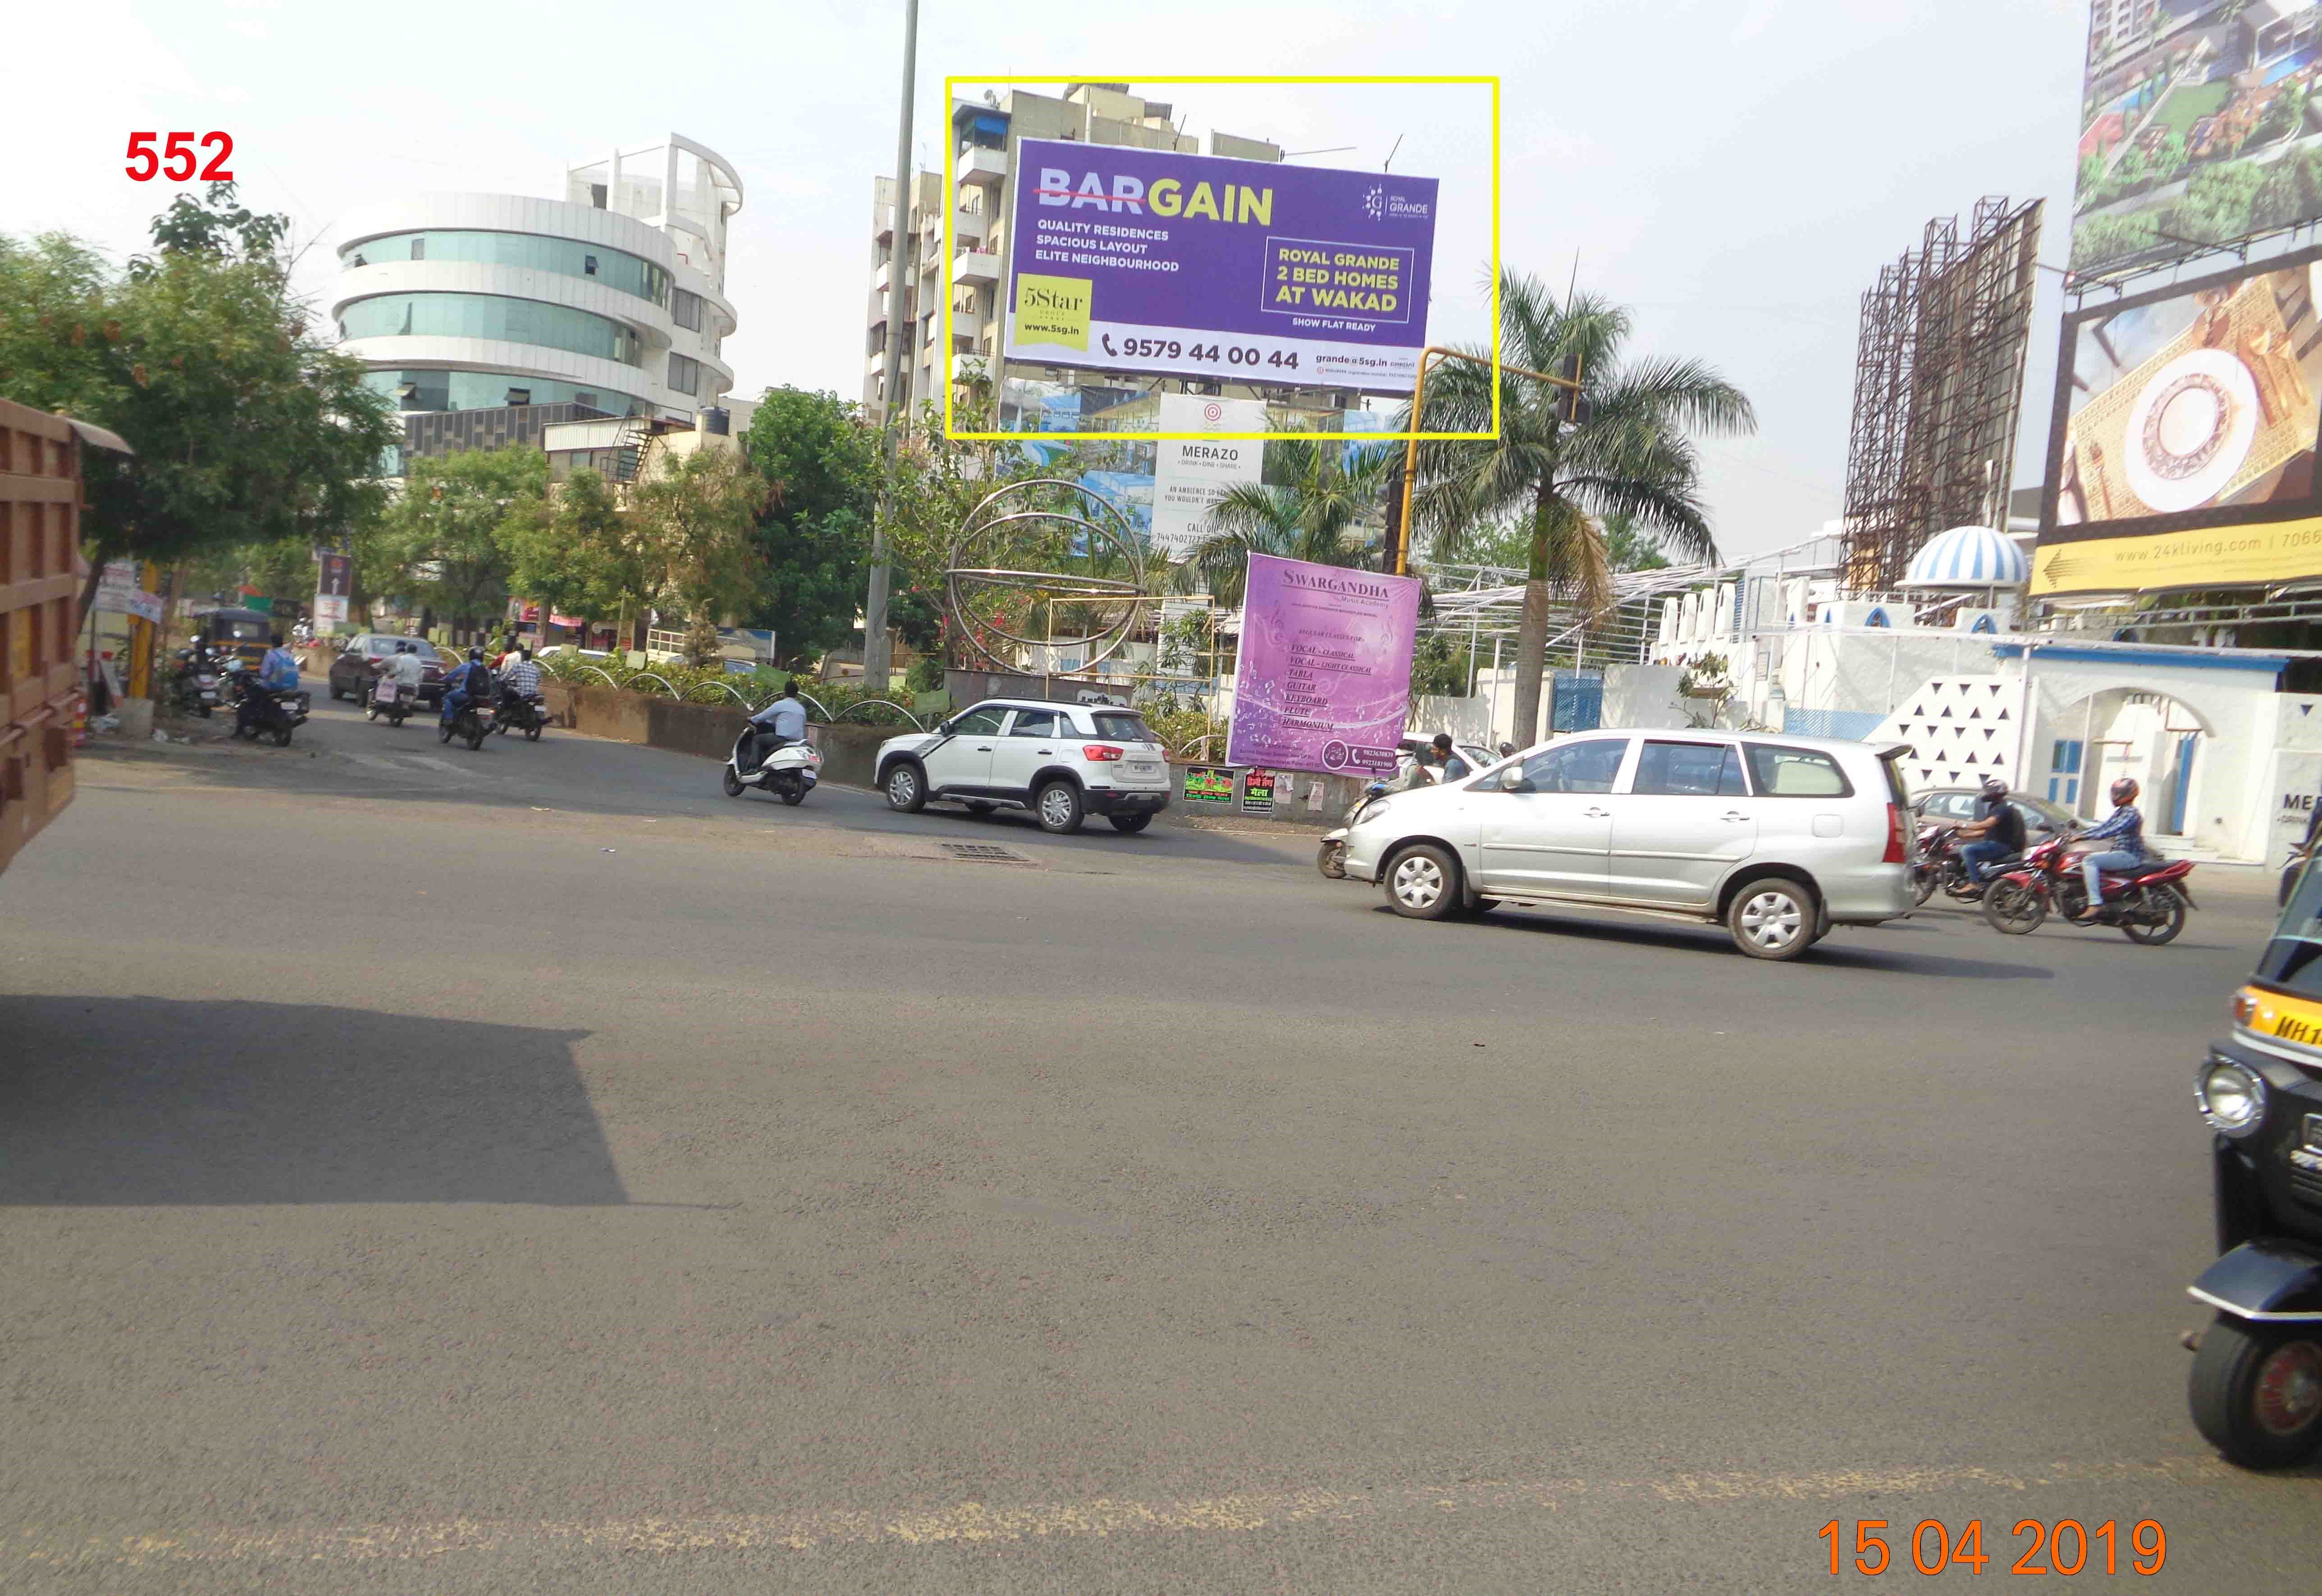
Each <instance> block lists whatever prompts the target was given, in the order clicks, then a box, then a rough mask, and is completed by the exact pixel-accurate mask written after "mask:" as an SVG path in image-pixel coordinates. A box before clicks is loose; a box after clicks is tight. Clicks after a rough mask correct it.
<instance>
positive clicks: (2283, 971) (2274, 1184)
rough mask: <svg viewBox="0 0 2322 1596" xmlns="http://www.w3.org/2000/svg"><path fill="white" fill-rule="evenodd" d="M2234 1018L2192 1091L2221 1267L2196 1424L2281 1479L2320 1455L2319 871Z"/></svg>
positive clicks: (2305, 879) (2199, 1363) (2223, 1447)
mask: <svg viewBox="0 0 2322 1596" xmlns="http://www.w3.org/2000/svg"><path fill="white" fill-rule="evenodd" d="M2231 1007H2232V1013H2233V1034H2232V1035H2231V1037H2229V1038H2228V1039H2227V1040H2226V1041H2220V1042H2215V1043H2212V1044H2211V1045H2210V1048H2209V1050H2208V1056H2207V1057H2206V1058H2205V1059H2202V1061H2201V1068H2200V1073H2199V1076H2198V1078H2196V1083H2195V1087H2194V1096H2195V1100H2196V1102H2197V1103H2198V1104H2199V1107H2200V1111H2201V1117H2202V1119H2203V1120H2205V1121H2206V1122H2207V1123H2208V1126H2209V1129H2210V1130H2211V1131H2212V1132H2214V1133H2215V1135H2214V1137H2213V1138H2212V1146H2211V1155H2212V1160H2213V1165H2214V1168H2215V1171H2216V1185H2215V1192H2216V1203H2217V1250H2218V1252H2220V1253H2221V1254H2222V1256H2221V1257H2219V1258H2218V1260H2217V1261H2216V1262H2215V1263H2212V1264H2211V1265H2210V1266H2209V1267H2208V1269H2207V1270H2203V1271H2202V1273H2201V1278H2200V1279H2199V1280H2196V1281H2195V1282H2194V1283H2193V1284H2192V1286H2191V1287H2190V1288H2189V1290H2190V1291H2191V1292H2192V1294H2193V1296H2194V1297H2195V1298H2198V1299H2199V1300H2200V1301H2201V1302H2203V1303H2206V1304H2208V1306H2209V1307H2213V1308H2215V1309H2216V1310H2217V1318H2216V1320H2215V1321H2214V1322H2213V1323H2212V1324H2211V1325H2209V1327H2208V1329H2206V1330H2204V1331H2203V1332H2202V1333H2201V1336H2200V1340H2199V1343H2198V1344H2197V1345H2196V1347H2195V1352H2194V1358H2193V1377H2192V1386H2191V1391H2190V1398H2191V1401H2192V1407H2193V1422H2194V1424H2195V1425H2196V1426H2199V1429H2200V1431H2201V1434H2202V1435H2204V1436H2206V1437H2207V1438H2208V1441H2209V1443H2210V1444H2211V1445H2214V1446H2216V1447H2217V1450H2218V1451H2219V1452H2221V1453H2223V1454H2225V1455H2226V1458H2227V1459H2228V1460H2229V1461H2231V1462H2233V1463H2240V1464H2242V1465H2243V1466H2244V1467H2246V1468H2261V1469H2264V1468H2286V1467H2289V1466H2290V1465H2291V1464H2294V1463H2303V1462H2304V1461H2306V1460H2307V1459H2308V1458H2309V1457H2311V1456H2313V1455H2314V1454H2316V1453H2317V1451H2322V866H2316V865H2313V864H2308V866H2307V867H2305V868H2303V869H2302V870H2300V871H2299V873H2298V875H2297V876H2296V878H2295V879H2294V881H2292V882H2291V883H2290V887H2289V892H2288V894H2287V896H2286V898H2285V901H2284V902H2283V904H2282V910H2281V921H2280V922H2278V923H2277V924H2276V925H2275V926H2274V928H2273V935H2272V938H2271V939H2270V940H2268V941H2267V942H2266V945H2265V951H2264V952H2263V953H2262V954H2261V955H2259V957H2258V962H2257V969H2256V971H2255V972H2254V973H2253V974H2252V975H2251V977H2250V978H2249V981H2248V983H2247V984H2246V985H2244V986H2243V987H2242V988H2241V989H2240V990H2239V991H2237V992H2235V994H2234V997H2233V1003H2232V1005H2231Z"/></svg>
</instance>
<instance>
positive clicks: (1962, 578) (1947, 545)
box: [1903, 527, 2032, 588]
mask: <svg viewBox="0 0 2322 1596" xmlns="http://www.w3.org/2000/svg"><path fill="white" fill-rule="evenodd" d="M2031 576H2032V573H2031V570H2030V568H2029V567H2028V566H2027V565H2026V564H2025V560H2024V551H2023V550H2022V549H2020V548H2018V547H2016V540H2015V539H2014V538H2011V537H2007V535H2006V534H2005V533H2002V532H1997V531H1994V530H1993V529H1992V528H1991V527H1952V529H1951V530H1950V531H1948V532H1945V533H1943V534H1941V535H1940V536H1938V537H1933V538H1930V539H1929V540H1928V541H1927V544H1926V546H1924V548H1922V549H1920V550H1919V552H1918V553H1917V554H1915V555H1912V556H1911V566H1910V569H1909V570H1908V571H1906V573H1904V576H1903V585H1904V586H1905V587H1953V588H1994V587H2021V586H2023V585H2024V584H2025V582H2028V581H2030V580H2031Z"/></svg>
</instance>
